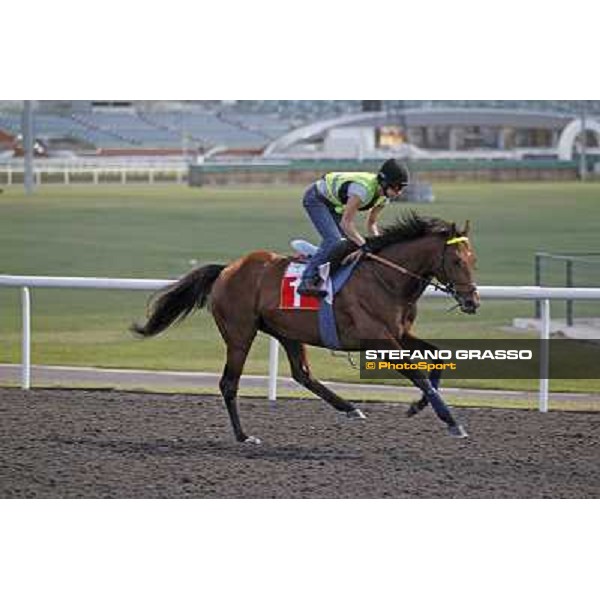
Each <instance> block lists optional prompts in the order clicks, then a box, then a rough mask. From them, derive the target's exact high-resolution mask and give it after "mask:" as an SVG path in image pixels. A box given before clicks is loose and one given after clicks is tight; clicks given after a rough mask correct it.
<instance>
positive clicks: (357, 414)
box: [346, 408, 367, 421]
mask: <svg viewBox="0 0 600 600" xmlns="http://www.w3.org/2000/svg"><path fill="white" fill-rule="evenodd" d="M346 416H347V417H348V418H349V419H352V420H353V421H361V420H363V419H366V418H367V416H366V415H365V413H364V412H363V411H362V410H360V409H358V408H355V409H353V410H351V411H349V412H347V413H346Z"/></svg>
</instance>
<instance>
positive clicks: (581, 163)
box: [579, 100, 587, 181]
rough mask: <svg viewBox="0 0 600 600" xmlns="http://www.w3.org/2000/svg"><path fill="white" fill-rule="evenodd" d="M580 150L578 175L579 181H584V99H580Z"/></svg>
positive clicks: (585, 171) (585, 169) (585, 161)
mask: <svg viewBox="0 0 600 600" xmlns="http://www.w3.org/2000/svg"><path fill="white" fill-rule="evenodd" d="M580 114H581V152H580V153H579V177H580V178H581V181H585V179H586V176H587V157H586V131H585V117H586V101H585V100H582V101H581V111H580Z"/></svg>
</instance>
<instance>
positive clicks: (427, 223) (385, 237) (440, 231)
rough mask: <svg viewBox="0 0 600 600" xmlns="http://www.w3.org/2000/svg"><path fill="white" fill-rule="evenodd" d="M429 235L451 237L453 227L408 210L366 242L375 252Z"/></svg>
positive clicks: (439, 220)
mask: <svg viewBox="0 0 600 600" xmlns="http://www.w3.org/2000/svg"><path fill="white" fill-rule="evenodd" d="M430 234H436V235H443V236H451V235H453V234H454V225H453V224H452V223H448V222H447V221H444V220H443V219H439V218H437V217H423V216H421V215H419V214H417V213H416V212H415V211H414V210H410V211H407V212H406V213H404V214H403V215H402V216H401V217H399V218H398V219H396V221H395V223H393V224H392V225H388V226H387V227H384V229H383V230H382V232H381V235H379V236H376V237H370V238H369V239H368V241H369V246H370V247H371V248H372V249H373V250H374V251H375V252H377V251H379V250H381V249H383V248H385V247H386V246H389V245H390V244H397V243H398V242H407V241H410V240H415V239H418V238H421V237H424V236H426V235H430Z"/></svg>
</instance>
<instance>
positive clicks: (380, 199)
mask: <svg viewBox="0 0 600 600" xmlns="http://www.w3.org/2000/svg"><path fill="white" fill-rule="evenodd" d="M323 179H324V180H325V190H326V194H325V198H326V199H327V200H328V201H329V202H330V203H331V204H333V208H334V210H335V212H337V213H343V212H344V207H345V205H346V202H347V201H348V187H349V186H350V184H351V183H359V184H361V185H362V186H364V187H365V188H366V190H367V197H366V200H365V203H364V204H362V205H361V206H360V208H359V209H358V210H369V209H371V208H373V207H374V206H380V205H381V204H384V203H386V202H387V198H386V197H385V196H380V195H379V182H378V181H377V175H376V174H375V173H360V172H358V173H355V172H348V173H328V174H327V175H325V177H324V178H323Z"/></svg>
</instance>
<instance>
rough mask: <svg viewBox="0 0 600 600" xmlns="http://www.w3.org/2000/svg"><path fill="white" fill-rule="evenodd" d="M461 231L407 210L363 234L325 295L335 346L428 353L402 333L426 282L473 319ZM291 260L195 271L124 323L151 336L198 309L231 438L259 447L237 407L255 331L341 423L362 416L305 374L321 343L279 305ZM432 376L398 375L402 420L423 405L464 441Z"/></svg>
mask: <svg viewBox="0 0 600 600" xmlns="http://www.w3.org/2000/svg"><path fill="white" fill-rule="evenodd" d="M468 233H469V225H468V222H467V225H466V226H465V228H464V229H462V230H459V229H458V228H457V227H456V225H455V224H454V223H448V222H446V221H444V220H442V219H439V218H433V217H423V216H419V215H417V214H416V213H414V212H409V213H407V214H406V215H404V216H403V217H402V218H399V219H398V220H397V221H396V222H395V223H394V224H393V225H390V226H388V227H386V228H384V229H383V231H382V233H381V235H379V236H376V237H371V238H369V239H368V244H369V249H370V253H369V254H366V255H364V256H363V257H362V258H361V259H360V262H359V264H358V265H357V266H356V268H355V270H354V273H353V274H352V276H351V277H350V279H349V280H348V282H347V283H346V285H345V286H344V287H343V288H342V289H341V290H340V292H339V293H338V294H337V295H336V297H335V301H334V314H335V318H336V324H337V329H338V332H339V340H340V344H341V348H340V349H341V350H345V351H356V350H360V349H361V340H383V341H385V343H386V348H397V349H408V350H415V349H420V350H424V349H430V350H431V349H435V347H434V346H432V345H431V344H429V343H428V342H426V341H425V340H421V339H419V338H417V337H416V336H415V335H414V334H413V333H412V332H411V328H412V325H413V323H414V321H415V319H416V314H417V310H416V303H417V300H418V299H419V297H420V296H421V294H422V293H423V291H424V290H425V288H426V287H427V285H428V284H429V283H431V282H432V281H433V280H434V278H435V280H437V282H439V283H438V287H440V285H439V284H441V286H442V287H443V289H444V291H446V292H448V293H449V294H451V295H452V296H453V297H454V298H455V300H456V301H457V302H458V306H459V307H460V309H461V310H462V311H463V312H465V313H469V314H472V313H475V312H476V310H477V308H478V307H479V294H478V292H477V287H476V285H475V283H474V282H473V269H474V265H475V253H474V251H473V248H472V246H471V243H470V241H469V239H468V237H467V236H468ZM347 244H348V245H349V246H350V247H349V248H347V250H350V251H351V250H356V246H354V247H352V243H351V242H348V243H347ZM369 259H370V260H369ZM291 260H292V259H291V258H290V257H286V256H282V255H279V254H276V253H274V252H268V251H265V250H257V251H254V252H251V253H250V254H247V255H245V256H243V257H241V258H239V259H237V260H235V261H234V262H232V263H230V264H228V265H222V264H208V265H204V266H201V267H198V268H196V269H194V270H193V271H191V272H190V273H188V274H187V275H185V276H183V277H182V278H181V279H179V280H178V281H177V282H175V283H174V284H172V285H171V286H169V287H167V288H166V289H165V290H163V291H162V292H159V293H158V294H157V295H155V296H154V297H153V299H152V302H151V304H150V307H149V314H148V318H147V320H146V323H145V324H143V325H140V324H136V323H134V324H133V325H132V327H131V329H132V331H133V332H134V333H136V334H138V335H139V336H142V337H148V336H154V335H156V334H158V333H160V332H162V331H164V330H165V329H167V327H169V326H170V325H172V324H174V323H176V322H179V321H181V320H182V319H184V318H185V317H187V316H188V315H189V314H190V313H191V312H193V311H194V309H196V308H202V307H204V306H206V305H207V304H208V308H209V310H210V312H211V313H212V315H213V318H214V320H215V322H216V324H217V327H218V329H219V331H220V333H221V336H222V337H223V340H224V341H225V344H226V347H227V359H226V363H225V367H224V369H223V374H222V377H221V380H220V383H219V388H220V390H221V394H222V395H223V398H224V400H225V405H226V407H227V411H228V413H229V418H230V420H231V425H232V426H233V432H234V434H235V438H236V440H237V441H238V442H249V443H260V440H259V439H258V438H256V437H254V436H248V435H246V433H245V432H244V430H243V429H242V425H241V422H240V418H239V414H238V408H237V392H238V385H239V380H240V377H241V374H242V370H243V367H244V363H245V361H246V357H247V355H248V352H249V350H250V347H251V345H252V342H253V340H254V338H255V336H256V334H257V332H258V331H262V332H264V333H267V334H268V335H271V336H273V337H275V338H276V339H277V340H279V342H280V343H281V345H282V346H283V348H284V349H285V351H286V354H287V357H288V360H289V363H290V367H291V373H292V377H293V378H294V379H295V380H296V381H297V382H298V383H300V384H301V385H302V386H304V387H305V388H307V389H308V390H310V391H311V392H313V393H314V394H316V395H317V396H319V397H320V398H321V399H323V400H324V401H325V402H327V403H328V404H330V405H331V406H333V407H334V408H335V409H337V410H339V411H341V412H343V413H345V414H346V415H347V416H348V417H349V418H354V419H363V418H365V416H364V414H363V413H362V411H360V410H359V409H357V408H355V407H354V406H353V405H352V404H351V403H350V402H348V401H346V400H344V399H342V398H341V397H339V396H338V395H337V394H335V393H334V392H333V391H331V390H330V389H329V388H327V387H326V386H325V385H323V384H322V383H321V382H320V381H318V380H317V379H315V378H314V377H313V376H312V374H311V370H310V367H309V363H308V360H307V356H306V348H305V345H310V346H321V347H322V346H323V345H324V344H323V342H322V340H321V336H320V334H319V324H318V316H317V311H307V310H289V309H286V310H282V309H280V308H279V302H280V298H279V294H280V285H281V280H282V277H283V275H284V272H285V269H286V267H287V265H288V264H289V263H290V261H291ZM439 373H440V371H438V370H435V371H431V375H430V376H428V375H426V374H424V373H422V372H421V371H418V370H414V371H412V370H411V371H403V375H405V376H406V377H407V378H408V379H409V380H410V381H411V382H412V383H413V385H415V386H416V387H417V388H419V389H420V390H421V392H422V397H421V399H420V400H419V401H418V402H414V403H413V404H411V406H410V408H409V410H408V415H409V416H412V415H414V414H416V413H417V412H419V411H420V410H422V409H423V408H424V407H425V406H427V404H431V406H432V408H433V409H434V411H435V413H436V414H437V416H438V417H439V418H440V419H441V420H442V421H443V422H444V423H445V424H446V425H447V427H448V431H449V433H450V435H452V436H454V437H467V434H466V432H465V430H464V428H463V427H462V426H461V425H459V424H458V423H457V422H456V420H455V419H454V417H453V415H452V413H451V411H450V410H449V408H448V406H447V405H446V404H445V402H444V400H443V399H442V397H441V396H440V394H439V392H438V391H437V388H438V385H439V378H440V375H439Z"/></svg>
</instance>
